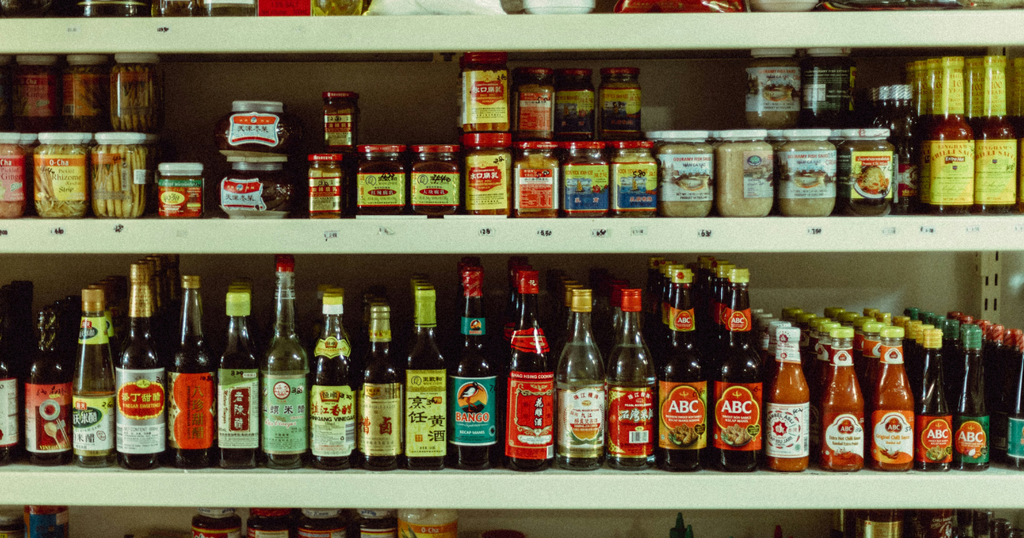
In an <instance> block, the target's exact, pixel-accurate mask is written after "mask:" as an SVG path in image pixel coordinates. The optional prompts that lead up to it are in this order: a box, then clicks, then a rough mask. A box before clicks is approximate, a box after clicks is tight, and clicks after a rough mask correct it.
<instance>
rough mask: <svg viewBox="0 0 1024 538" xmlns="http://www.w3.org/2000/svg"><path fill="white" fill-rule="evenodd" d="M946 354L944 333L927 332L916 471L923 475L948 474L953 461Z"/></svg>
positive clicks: (916, 411) (951, 418) (916, 450)
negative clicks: (945, 377) (931, 472)
mask: <svg viewBox="0 0 1024 538" xmlns="http://www.w3.org/2000/svg"><path fill="white" fill-rule="evenodd" d="M942 353H943V351H942V331H941V330H939V329H926V330H925V331H924V351H923V353H922V354H921V367H922V369H923V372H924V373H923V375H922V377H921V388H920V389H918V392H917V394H918V395H919V396H918V400H917V406H916V408H915V409H914V411H915V415H916V419H915V421H916V424H915V425H914V431H915V432H917V440H916V441H915V443H914V468H915V469H917V470H919V471H948V470H949V468H950V462H952V461H953V428H952V422H953V416H952V414H951V413H950V408H949V404H948V403H947V400H946V389H945V386H944V385H943V376H942Z"/></svg>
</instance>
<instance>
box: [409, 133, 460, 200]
mask: <svg viewBox="0 0 1024 538" xmlns="http://www.w3.org/2000/svg"><path fill="white" fill-rule="evenodd" d="M411 149H412V152H413V157H412V166H411V174H410V178H409V183H410V185H411V188H412V192H410V195H409V196H410V198H411V201H412V212H413V213H418V214H420V215H427V216H431V217H439V216H441V215H454V214H455V212H456V211H457V210H458V209H459V199H460V192H459V184H460V183H461V179H462V176H461V175H460V173H461V169H460V167H459V146H457V145H423V146H413V147H412V148H411Z"/></svg>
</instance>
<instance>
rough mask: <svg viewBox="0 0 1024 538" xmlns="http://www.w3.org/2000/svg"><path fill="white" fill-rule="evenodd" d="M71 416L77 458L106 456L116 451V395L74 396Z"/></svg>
mask: <svg viewBox="0 0 1024 538" xmlns="http://www.w3.org/2000/svg"><path fill="white" fill-rule="evenodd" d="M71 405H72V407H73V411H72V414H71V422H72V432H73V433H74V435H75V441H74V447H75V455H76V456H105V455H107V454H109V453H111V452H113V451H114V394H113V393H110V394H104V395H101V396H90V397H85V396H73V397H72V398H71Z"/></svg>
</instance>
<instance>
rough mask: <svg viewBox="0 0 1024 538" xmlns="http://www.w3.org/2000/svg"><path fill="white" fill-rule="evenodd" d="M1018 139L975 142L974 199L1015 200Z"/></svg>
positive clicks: (989, 201)
mask: <svg viewBox="0 0 1024 538" xmlns="http://www.w3.org/2000/svg"><path fill="white" fill-rule="evenodd" d="M1016 182H1017V142H1016V141H1015V140H977V141H975V142H974V200H975V202H977V203H979V204H998V205H1010V204H1013V203H1015V202H1016V201H1017V184H1016Z"/></svg>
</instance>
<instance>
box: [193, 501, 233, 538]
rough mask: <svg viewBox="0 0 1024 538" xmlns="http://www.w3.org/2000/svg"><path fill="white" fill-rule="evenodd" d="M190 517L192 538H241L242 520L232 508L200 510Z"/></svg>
mask: <svg viewBox="0 0 1024 538" xmlns="http://www.w3.org/2000/svg"><path fill="white" fill-rule="evenodd" d="M197 512H199V513H198V514H196V515H195V516H193V517H192V538H214V537H216V538H242V518H240V517H238V514H236V513H235V509H234V508H200V509H198V510H197Z"/></svg>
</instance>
